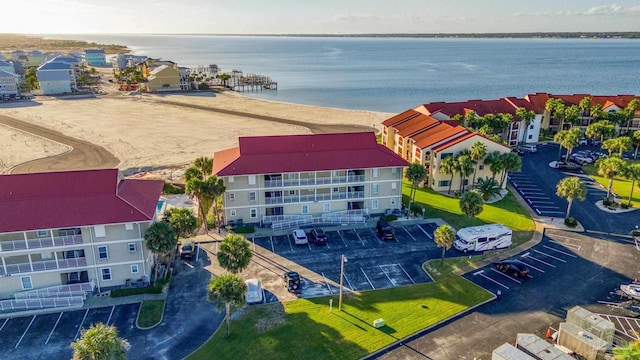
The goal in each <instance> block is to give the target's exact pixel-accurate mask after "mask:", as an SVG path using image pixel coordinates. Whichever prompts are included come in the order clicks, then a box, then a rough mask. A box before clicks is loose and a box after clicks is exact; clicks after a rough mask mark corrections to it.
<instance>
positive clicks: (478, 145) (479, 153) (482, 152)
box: [469, 141, 487, 186]
mask: <svg viewBox="0 0 640 360" xmlns="http://www.w3.org/2000/svg"><path fill="white" fill-rule="evenodd" d="M469 156H470V157H471V160H473V162H474V163H475V164H476V166H475V169H474V170H473V180H472V181H471V186H473V185H474V184H475V183H476V174H477V172H478V166H479V165H480V160H482V159H484V158H485V156H487V145H485V144H484V143H483V142H482V141H476V142H475V143H474V144H473V145H472V146H471V150H470V151H469Z"/></svg>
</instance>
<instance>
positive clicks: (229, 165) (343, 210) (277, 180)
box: [213, 132, 409, 229]
mask: <svg viewBox="0 0 640 360" xmlns="http://www.w3.org/2000/svg"><path fill="white" fill-rule="evenodd" d="M238 142H239V146H238V147H235V148H231V149H227V150H223V151H218V152H216V153H215V154H214V157H213V174H214V175H216V176H218V177H219V178H221V179H223V181H224V184H225V187H226V191H225V193H224V217H225V219H226V220H227V221H235V222H238V221H239V220H242V221H243V223H250V224H254V225H258V226H259V225H262V226H271V227H272V228H274V229H287V228H294V227H298V226H303V225H307V224H314V223H324V224H336V223H337V224H344V223H349V222H363V221H364V219H365V218H366V217H368V216H369V215H375V214H378V215H379V214H384V213H385V211H386V210H393V209H400V208H401V206H402V173H403V168H404V167H405V166H408V165H409V164H408V163H407V162H406V161H405V160H403V159H402V158H401V157H399V156H398V155H396V154H394V153H393V152H392V151H390V150H389V149H387V148H385V147H384V146H382V145H379V144H378V143H377V142H376V137H375V134H374V133H373V132H361V133H345V134H311V135H284V136H254V137H241V138H240V139H239V140H238Z"/></svg>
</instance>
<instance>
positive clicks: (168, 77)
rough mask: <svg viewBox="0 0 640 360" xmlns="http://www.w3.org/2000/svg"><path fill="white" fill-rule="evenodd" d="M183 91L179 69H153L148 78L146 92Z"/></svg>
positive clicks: (161, 66) (163, 66)
mask: <svg viewBox="0 0 640 360" xmlns="http://www.w3.org/2000/svg"><path fill="white" fill-rule="evenodd" d="M180 90H182V87H181V81H180V72H179V71H178V69H177V67H171V66H167V65H160V66H158V67H155V68H153V69H152V70H151V71H150V72H149V76H148V77H147V83H146V84H145V91H148V92H161V91H180Z"/></svg>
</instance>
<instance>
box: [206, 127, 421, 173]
mask: <svg viewBox="0 0 640 360" xmlns="http://www.w3.org/2000/svg"><path fill="white" fill-rule="evenodd" d="M239 143H240V146H239V147H238V148H232V149H227V150H223V151H218V152H216V153H215V154H214V156H213V174H214V175H217V176H237V175H251V174H273V173H285V172H302V171H322V170H340V169H360V168H365V169H366V168H380V167H395V166H400V167H402V166H408V165H409V164H408V163H407V162H406V161H405V160H404V159H402V158H401V157H399V156H398V155H396V154H394V153H393V152H392V151H391V150H389V149H387V148H386V147H385V146H383V145H380V144H378V143H377V142H376V137H375V135H374V133H373V132H360V133H341V134H311V135H284V136H251V137H241V138H240V139H239Z"/></svg>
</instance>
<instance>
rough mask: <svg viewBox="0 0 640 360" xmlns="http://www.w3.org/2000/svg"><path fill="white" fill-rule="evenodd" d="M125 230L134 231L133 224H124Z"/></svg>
mask: <svg viewBox="0 0 640 360" xmlns="http://www.w3.org/2000/svg"><path fill="white" fill-rule="evenodd" d="M124 228H125V229H126V230H133V223H126V224H124Z"/></svg>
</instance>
